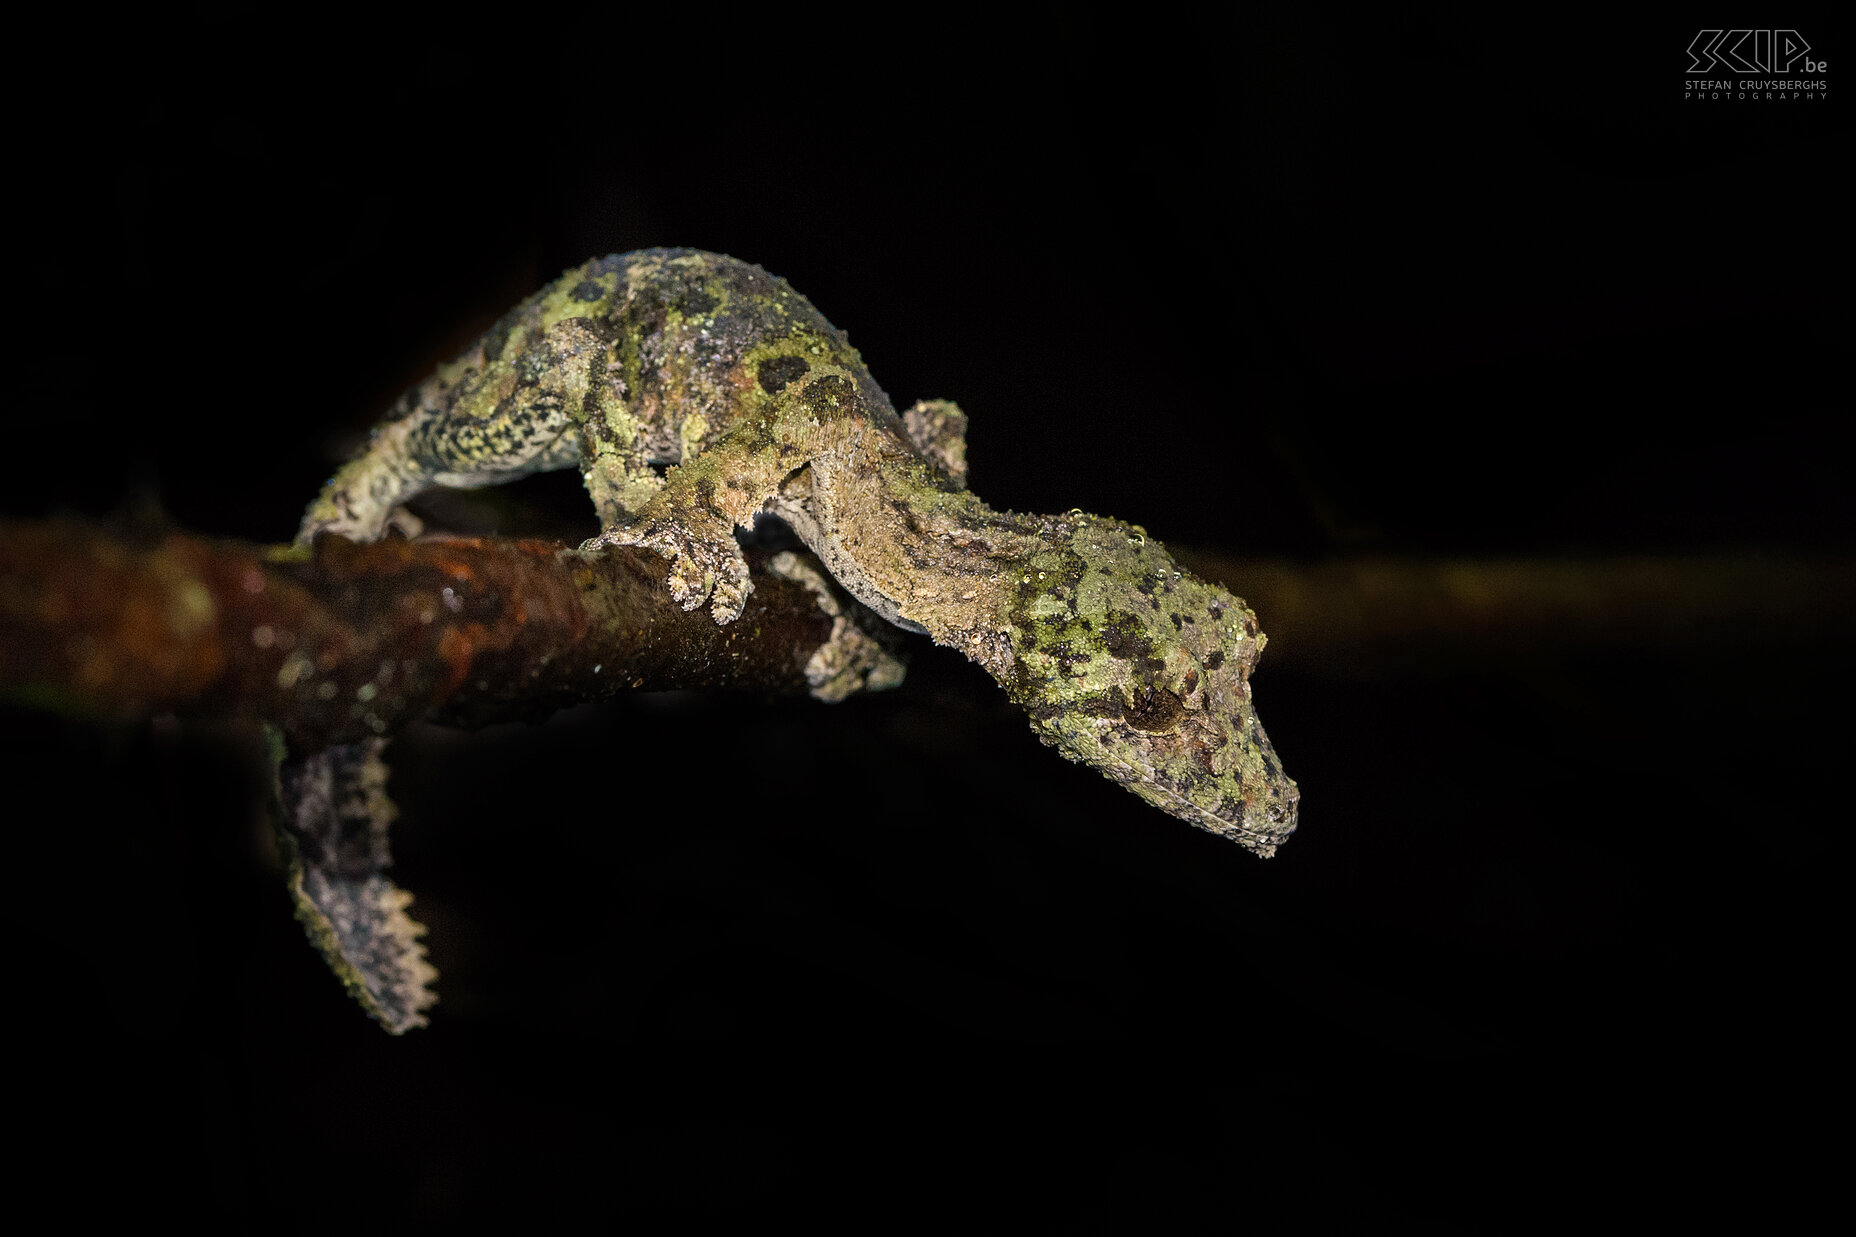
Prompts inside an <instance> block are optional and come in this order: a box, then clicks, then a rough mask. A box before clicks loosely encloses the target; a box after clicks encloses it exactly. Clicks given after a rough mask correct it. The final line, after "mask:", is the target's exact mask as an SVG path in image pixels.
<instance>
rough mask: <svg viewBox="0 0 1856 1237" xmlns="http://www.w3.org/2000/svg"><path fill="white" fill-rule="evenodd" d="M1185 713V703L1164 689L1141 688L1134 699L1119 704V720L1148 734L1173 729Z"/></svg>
mask: <svg viewBox="0 0 1856 1237" xmlns="http://www.w3.org/2000/svg"><path fill="white" fill-rule="evenodd" d="M1185 713H1186V705H1185V702H1184V701H1182V700H1181V699H1180V698H1179V697H1178V696H1175V695H1174V694H1173V693H1172V692H1170V691H1168V690H1167V689H1166V688H1164V687H1145V688H1142V689H1141V690H1140V691H1139V692H1137V693H1136V694H1135V697H1134V699H1132V700H1127V699H1124V700H1123V701H1122V704H1121V720H1122V721H1124V722H1126V723H1128V725H1130V726H1132V727H1134V728H1135V729H1136V730H1144V731H1146V732H1147V733H1149V734H1161V733H1164V732H1165V731H1168V730H1171V729H1173V728H1174V727H1175V726H1177V725H1178V724H1179V719H1180V718H1181V717H1183V716H1185Z"/></svg>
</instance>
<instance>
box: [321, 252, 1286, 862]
mask: <svg viewBox="0 0 1856 1237" xmlns="http://www.w3.org/2000/svg"><path fill="white" fill-rule="evenodd" d="M965 424H966V418H965V416H964V414H962V413H961V412H960V410H959V409H958V408H957V407H956V406H955V405H953V404H951V403H948V402H946V401H925V402H923V403H919V404H917V405H915V406H914V407H913V408H911V409H909V410H908V412H907V414H905V415H904V416H900V417H899V416H898V415H897V413H896V411H895V409H894V408H893V406H892V405H891V404H890V401H889V398H888V397H887V396H886V395H885V394H884V393H883V390H882V389H881V388H880V387H879V386H877V384H876V382H875V380H874V379H873V378H872V377H871V376H870V373H869V371H868V369H867V368H866V367H865V366H864V364H863V360H862V358H861V357H859V356H858V354H857V351H856V349H854V348H852V347H851V345H850V342H849V340H848V339H846V337H845V336H844V334H843V332H841V331H839V330H838V329H837V328H835V327H833V326H832V325H831V324H830V323H829V322H828V321H826V320H825V318H824V316H823V315H822V314H820V313H819V311H818V310H817V309H816V308H814V307H813V306H812V304H811V303H810V302H809V301H807V300H806V299H805V298H804V297H802V296H800V295H799V294H798V293H797V292H795V291H794V290H793V289H792V288H791V287H790V286H789V285H788V284H787V283H786V282H785V281H784V280H782V279H779V278H777V277H775V276H773V275H770V274H768V273H767V272H766V271H764V270H762V269H761V268H760V267H758V266H754V265H751V264H749V263H746V262H741V261H739V260H737V259H734V258H729V257H725V256H723V255H719V254H710V253H701V252H697V251H693V250H681V249H652V250H642V251H639V252H637V253H630V254H619V255H615V256H612V257H606V258H600V259H597V260H595V261H591V262H587V263H585V264H583V265H581V266H579V267H576V268H574V269H573V270H570V271H568V272H566V273H565V274H564V275H562V276H561V278H559V279H557V280H555V281H554V282H553V283H551V284H549V285H548V286H547V287H545V288H543V289H542V290H541V291H540V292H538V293H536V294H535V295H534V296H532V297H530V298H529V299H527V300H526V301H524V302H522V304H520V305H518V306H516V307H515V308H514V309H512V310H511V311H510V312H509V313H508V314H506V315H504V317H503V318H502V319H501V320H500V321H498V322H497V323H496V325H495V326H493V327H492V328H491V329H490V330H489V331H487V332H486V333H485V334H484V336H483V338H482V339H480V340H478V341H477V342H476V343H475V344H473V345H472V346H471V347H470V348H468V349H466V350H465V352H464V353H463V354H462V355H460V356H459V357H458V358H457V360H455V361H453V362H452V363H450V364H449V365H445V366H442V367H440V369H439V370H438V372H437V373H435V374H434V375H433V376H432V377H431V378H430V379H428V380H427V381H426V382H424V383H422V384H420V385H419V386H418V387H415V388H414V389H413V390H412V391H410V392H408V393H407V395H406V396H405V397H404V398H403V399H402V400H401V401H400V402H399V404H398V405H396V407H395V408H394V409H393V410H392V411H391V413H390V414H389V415H388V417H387V418H386V419H385V420H384V421H383V422H382V424H381V426H380V428H379V429H378V430H376V431H375V434H374V437H373V439H372V440H371V442H370V443H369V445H368V447H367V449H366V450H364V451H363V452H362V454H361V455H360V456H359V457H357V458H356V459H355V460H354V461H353V462H351V463H350V464H348V465H347V466H345V467H344V468H343V469H342V470H341V471H340V472H339V473H337V474H336V476H335V477H334V478H333V479H332V480H331V481H330V482H329V484H328V486H327V487H326V488H325V489H324V491H323V493H322V494H321V496H320V497H318V498H317V499H316V501H315V502H314V503H312V504H311V505H310V507H309V510H308V511H307V513H306V514H305V516H304V521H303V526H302V531H301V533H300V535H299V539H300V540H304V541H307V540H308V539H309V538H311V537H313V536H315V535H316V534H318V533H322V532H330V533H336V534H340V535H344V536H348V537H352V538H355V539H358V540H366V539H373V538H377V537H379V536H380V535H382V532H383V531H384V529H385V527H386V524H387V521H388V519H389V517H390V516H391V514H392V511H393V508H394V507H395V506H396V505H397V504H399V503H401V502H403V501H405V500H406V499H408V498H410V497H412V496H413V495H415V494H417V493H418V492H419V491H420V490H422V489H424V488H426V487H428V486H431V485H465V486H472V485H489V484H495V483H497V482H500V481H505V480H509V479H511V478H513V477H517V476H521V475H523V474H525V473H528V472H534V471H539V470H542V469H550V468H566V467H578V468H579V469H580V472H581V475H582V477H583V478H584V479H585V482H586V486H587V490H588V493H589V494H590V496H591V497H592V500H593V503H594V507H595V509H596V511H597V513H598V515H599V519H600V523H601V527H602V529H603V530H604V531H603V532H602V533H601V534H600V536H598V537H596V538H594V539H593V540H592V541H589V542H588V543H587V544H586V546H585V547H583V550H584V551H585V552H587V553H597V552H599V551H600V549H601V548H603V547H604V546H608V545H642V546H648V547H650V548H651V549H652V550H654V551H656V552H657V553H658V554H660V555H662V556H663V557H664V558H665V559H666V560H667V561H668V562H669V564H670V567H669V572H668V575H667V577H666V581H665V582H666V584H667V586H668V587H669V588H670V590H671V593H672V595H673V596H674V597H675V598H676V600H677V601H678V602H679V603H680V604H682V605H683V606H684V607H685V608H686V609H694V608H696V607H697V606H701V605H704V604H707V605H709V607H710V610H711V613H712V614H713V615H714V617H715V619H716V621H717V622H719V623H728V622H731V621H733V620H734V619H735V617H737V616H738V615H739V614H740V613H741V607H742V605H743V603H744V602H745V599H746V597H747V594H748V590H749V588H750V587H751V586H750V584H749V582H748V578H747V569H746V564H745V562H744V560H743V559H742V556H741V552H740V549H739V546H738V545H737V543H736V541H735V535H734V534H735V529H736V528H737V527H741V526H751V525H752V524H753V523H754V521H755V520H756V519H758V518H759V517H760V516H762V515H775V516H778V517H780V518H781V519H784V520H785V521H786V522H787V523H788V524H790V525H791V526H792V527H793V529H794V531H795V532H797V533H798V535H799V536H800V538H801V539H802V540H803V541H805V543H806V544H807V546H808V547H809V548H810V549H811V550H812V551H813V552H814V553H815V554H816V555H817V556H818V557H819V560H820V561H821V562H822V563H823V564H824V566H825V569H826V570H827V571H829V572H830V573H831V574H832V576H833V577H835V578H836V579H837V580H838V582H839V583H840V584H842V585H843V586H844V587H845V588H846V589H847V590H848V591H850V592H851V593H852V594H853V595H854V596H856V597H857V598H858V599H859V600H860V601H862V602H863V603H864V604H865V605H867V606H869V607H870V608H871V609H873V610H875V611H876V612H877V613H878V614H880V615H882V616H883V617H884V618H886V619H888V620H890V621H891V622H893V623H896V624H898V625H900V626H903V627H906V628H908V629H910V630H914V631H921V632H926V633H927V634H929V635H930V636H932V637H933V638H934V639H935V640H936V641H937V642H938V643H941V644H944V645H948V646H950V647H953V648H957V649H959V650H960V651H961V652H962V653H964V654H966V655H967V656H968V657H970V658H972V659H973V660H974V661H976V662H978V663H979V664H980V665H982V666H984V667H985V668H986V669H987V670H988V671H989V672H990V673H992V674H993V675H994V677H996V678H997V679H998V680H999V682H1000V683H1001V684H1002V685H1003V686H1004V687H1005V689H1006V690H1007V691H1008V692H1009V693H1010V694H1011V696H1012V698H1013V700H1015V701H1016V702H1017V703H1019V704H1020V705H1021V706H1023V707H1024V708H1025V709H1026V711H1027V712H1028V713H1029V715H1030V717H1031V721H1032V726H1033V728H1034V729H1035V730H1036V731H1037V733H1038V734H1039V736H1040V737H1041V738H1043V739H1044V740H1045V741H1046V742H1047V743H1050V744H1052V745H1054V746H1056V747H1057V748H1058V749H1060V750H1061V751H1062V752H1063V753H1064V755H1066V756H1068V757H1069V758H1070V759H1072V760H1077V761H1080V762H1082V763H1084V764H1087V765H1090V766H1091V767H1093V768H1095V769H1097V770H1098V771H1100V772H1101V773H1102V774H1103V775H1105V776H1107V777H1109V778H1111V779H1112V780H1114V781H1116V782H1119V783H1120V784H1122V785H1124V786H1126V787H1128V788H1129V789H1130V790H1132V791H1133V792H1134V793H1135V794H1137V795H1139V796H1141V797H1142V798H1143V799H1146V800H1147V801H1148V802H1150V803H1152V804H1154V805H1155V806H1157V807H1159V808H1161V809H1162V810H1163V811H1166V812H1169V813H1171V814H1173V815H1175V816H1178V817H1180V818H1182V819H1184V820H1187V821H1190V822H1191V823H1193V824H1196V825H1198V826H1200V827H1202V828H1205V829H1209V830H1211V831H1213V832H1215V833H1218V834H1221V835H1223V836H1226V837H1230V838H1233V839H1235V840H1236V841H1239V842H1241V843H1243V844H1244V845H1245V846H1248V847H1250V848H1251V849H1252V850H1255V851H1257V852H1258V853H1260V854H1264V855H1268V854H1270V853H1272V852H1273V851H1274V849H1275V847H1276V846H1277V845H1278V844H1280V843H1281V842H1282V841H1283V839H1285V838H1286V837H1287V836H1288V835H1289V834H1290V833H1291V832H1292V831H1293V830H1294V828H1295V823H1296V805H1297V798H1298V793H1297V790H1296V786H1295V783H1294V782H1293V781H1292V780H1290V778H1289V777H1288V776H1287V775H1286V774H1284V772H1283V770H1282V766H1281V764H1280V763H1279V762H1278V760H1277V759H1276V754H1275V752H1274V750H1273V749H1272V748H1271V746H1270V742H1269V739H1268V737H1267V736H1266V735H1265V734H1264V731H1263V727H1262V724H1261V723H1260V722H1259V720H1258V719H1257V716H1256V711H1255V709H1254V708H1253V706H1252V701H1251V693H1250V684H1249V676H1250V672H1251V670H1252V669H1253V668H1254V667H1255V665H1256V662H1257V657H1258V655H1259V654H1260V653H1261V652H1262V650H1263V645H1264V637H1263V635H1262V633H1261V632H1260V631H1259V630H1258V627H1257V621H1256V617H1255V616H1254V615H1253V614H1252V613H1251V612H1250V610H1249V608H1248V607H1247V606H1245V604H1244V603H1243V602H1242V601H1241V600H1239V599H1238V598H1237V597H1235V596H1233V595H1232V594H1231V593H1230V592H1228V591H1226V590H1225V589H1223V588H1220V587H1218V586H1217V585H1214V584H1211V583H1208V582H1206V581H1203V580H1200V579H1197V578H1196V577H1194V576H1192V575H1191V574H1190V573H1188V572H1185V571H1183V570H1181V569H1180V568H1179V567H1178V566H1177V565H1176V564H1175V563H1174V562H1173V560H1172V558H1171V557H1170V556H1169V555H1168V554H1167V552H1166V551H1165V549H1164V548H1163V547H1162V546H1160V544H1159V543H1158V542H1156V541H1154V540H1153V539H1152V538H1150V537H1148V536H1147V535H1146V534H1145V532H1144V531H1142V530H1141V529H1140V528H1139V527H1138V526H1135V525H1129V524H1124V523H1121V522H1119V521H1116V520H1111V519H1106V518H1103V517H1099V516H1093V515H1088V514H1086V513H1084V512H1082V511H1071V512H1069V513H1067V514H1065V515H1062V516H1036V515H1020V514H1017V513H1014V512H1010V511H998V510H994V509H992V508H990V507H988V506H986V504H985V503H983V502H981V501H980V500H979V499H978V498H977V497H975V496H974V495H972V494H971V493H969V492H967V491H966V490H965V488H964V471H965V460H966V446H965V442H964V427H965Z"/></svg>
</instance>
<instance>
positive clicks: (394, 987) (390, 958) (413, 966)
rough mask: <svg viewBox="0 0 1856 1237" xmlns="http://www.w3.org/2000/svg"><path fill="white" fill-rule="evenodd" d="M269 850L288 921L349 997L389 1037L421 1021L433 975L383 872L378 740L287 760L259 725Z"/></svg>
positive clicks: (273, 735) (275, 736)
mask: <svg viewBox="0 0 1856 1237" xmlns="http://www.w3.org/2000/svg"><path fill="white" fill-rule="evenodd" d="M266 731H267V733H266V740H267V742H268V744H269V747H270V760H271V769H272V790H273V793H274V796H275V807H276V810H275V813H274V816H273V819H274V820H275V821H276V823H277V845H278V850H279V852H280V853H281V854H282V856H283V861H284V869H285V878H286V880H287V881H288V882H289V887H290V896H291V898H292V899H293V900H294V901H295V903H296V917H297V918H298V919H299V920H301V921H302V924H303V926H304V928H305V929H307V930H308V932H309V939H310V941H311V942H313V943H314V944H315V946H316V948H317V949H319V950H321V951H322V956H323V957H324V958H326V959H327V960H328V963H329V966H330V967H331V968H332V969H333V970H334V971H335V974H336V976H337V977H339V978H340V979H341V981H342V983H343V984H344V985H346V987H347V989H348V991H349V993H350V994H352V995H353V996H354V998H355V1000H357V1001H359V1002H360V1003H361V1007H362V1008H363V1009H365V1010H367V1012H368V1013H369V1014H371V1015H372V1016H373V1017H374V1018H375V1019H376V1020H377V1021H378V1022H379V1023H380V1024H381V1025H382V1026H384V1027H386V1028H387V1030H389V1031H391V1032H392V1033H393V1034H395V1035H398V1034H401V1033H402V1032H404V1031H407V1030H409V1029H410V1028H412V1027H422V1026H424V1025H425V1024H426V1019H425V1014H424V1013H423V1011H424V1010H426V1009H427V1008H429V1007H430V1006H431V1005H433V1004H434V1003H435V1002H436V1001H437V1000H438V996H437V994H436V993H434V992H433V991H432V990H431V988H430V986H429V985H430V984H431V982H432V981H433V980H434V979H436V978H437V977H438V971H437V969H436V968H434V967H433V966H432V964H431V963H429V962H427V961H426V958H425V946H424V945H423V944H422V943H421V942H420V941H419V937H420V936H422V935H423V934H424V932H425V928H424V926H423V925H421V924H418V923H415V922H414V921H413V919H412V918H411V917H410V916H408V915H407V914H406V907H407V904H408V903H410V902H411V901H412V895H411V894H409V893H407V892H406V891H405V890H403V889H401V888H399V887H398V886H397V885H395V884H394V883H393V882H392V881H390V880H388V879H387V878H386V876H385V875H384V873H383V869H385V868H386V867H387V866H388V865H389V864H390V863H391V862H392V858H391V856H390V854H389V852H388V849H387V826H388V825H389V824H390V823H391V822H392V820H393V817H394V815H395V812H394V807H393V804H392V801H391V800H389V799H388V798H387V766H386V764H385V763H384V762H383V761H382V760H381V758H380V757H381V753H382V752H383V751H384V750H385V748H386V746H387V741H386V740H385V739H366V740H363V741H362V742H359V743H351V744H346V745H343V746H339V747H331V748H328V749H326V750H324V751H320V752H315V753H312V754H310V755H308V756H303V757H291V756H290V755H289V754H288V752H287V751H286V750H285V746H284V739H283V736H282V734H280V733H279V732H278V731H277V730H276V729H275V728H274V727H267V728H266Z"/></svg>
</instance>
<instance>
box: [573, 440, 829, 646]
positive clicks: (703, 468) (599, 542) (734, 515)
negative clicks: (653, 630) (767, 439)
mask: <svg viewBox="0 0 1856 1237" xmlns="http://www.w3.org/2000/svg"><path fill="white" fill-rule="evenodd" d="M802 462H803V461H802ZM794 467H795V465H794V464H793V463H791V462H784V463H783V462H782V460H781V458H780V457H779V456H778V454H777V453H769V452H767V451H765V450H764V449H762V448H761V447H759V446H758V445H757V444H756V443H755V442H754V440H752V439H751V438H749V437H746V436H741V437H736V436H730V437H725V438H723V439H722V440H721V441H719V442H716V443H714V444H711V445H710V446H709V447H707V448H706V449H704V450H703V451H701V452H699V453H695V454H691V455H688V456H686V457H685V458H684V460H683V462H682V463H681V464H679V465H677V466H675V467H673V468H670V469H669V470H667V471H666V472H665V473H664V475H663V478H662V480H661V482H658V483H657V488H656V489H655V490H648V491H640V492H639V494H638V497H639V498H640V499H641V500H642V501H640V502H639V503H638V506H637V507H636V508H635V509H634V510H631V511H627V510H623V509H619V508H618V507H617V505H616V504H613V509H612V510H610V511H608V510H606V509H604V508H603V507H602V510H601V512H600V520H601V522H602V523H603V524H605V525H606V528H605V531H604V532H602V533H600V535H599V536H597V537H594V538H593V539H592V540H590V541H588V542H586V543H585V544H584V545H582V546H581V549H582V550H584V551H586V552H589V553H591V552H594V551H597V550H599V549H600V548H602V547H604V546H625V545H636V546H644V547H646V548H648V549H650V550H653V551H655V552H656V553H657V554H658V555H659V556H660V557H662V558H665V559H667V560H669V562H670V571H669V573H668V575H667V576H666V578H665V583H666V584H667V585H669V587H670V594H671V596H672V597H674V598H675V599H676V602H677V604H678V605H680V606H682V607H683V608H684V609H685V610H694V609H696V608H697V607H698V606H700V605H702V603H703V602H704V601H705V600H707V601H709V602H710V613H711V614H712V615H713V616H714V618H715V621H716V622H718V623H732V622H734V621H735V619H737V618H739V617H740V615H741V610H742V607H744V606H745V605H746V604H747V599H748V596H749V594H750V593H752V592H753V585H752V584H751V583H750V582H749V580H748V562H747V559H746V557H745V556H743V554H742V553H741V544H740V543H739V542H738V541H736V540H735V529H736V528H748V527H751V526H752V525H753V523H754V519H755V517H756V516H757V515H758V514H759V512H760V509H761V504H763V503H764V502H766V500H767V499H769V498H771V497H772V496H774V495H775V494H777V493H778V492H779V489H780V482H781V480H782V479H784V477H785V476H786V475H787V473H789V472H791V471H792V470H793V468H794ZM628 496H629V495H628Z"/></svg>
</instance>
